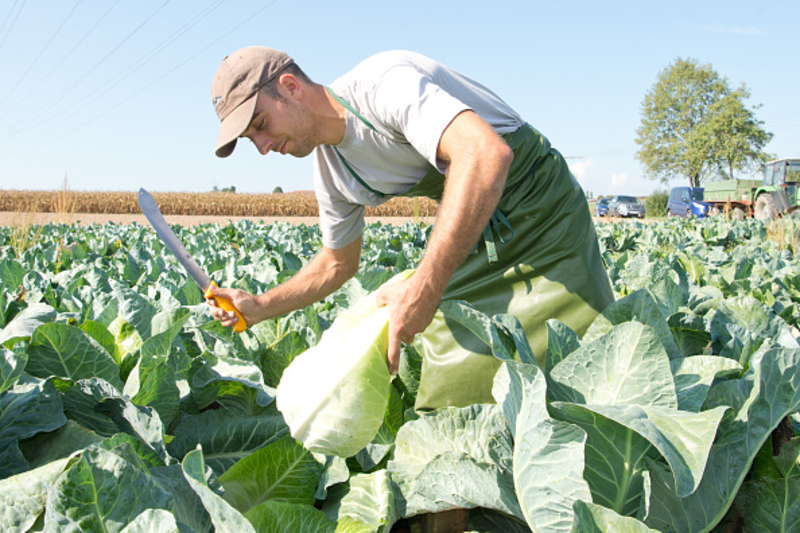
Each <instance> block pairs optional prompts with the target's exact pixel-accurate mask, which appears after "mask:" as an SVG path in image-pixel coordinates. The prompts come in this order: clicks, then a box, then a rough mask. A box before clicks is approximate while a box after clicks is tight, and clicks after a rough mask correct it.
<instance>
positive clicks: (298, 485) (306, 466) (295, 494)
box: [219, 436, 322, 513]
mask: <svg viewBox="0 0 800 533" xmlns="http://www.w3.org/2000/svg"><path fill="white" fill-rule="evenodd" d="M321 472H322V465H321V464H320V463H319V462H317V460H316V459H315V458H314V456H313V455H311V453H310V452H309V451H308V450H306V449H305V448H303V446H302V445H301V444H300V443H299V442H297V441H296V440H294V439H292V438H291V437H288V436H287V437H283V438H282V439H280V440H277V441H275V442H273V443H272V444H269V445H268V446H264V447H263V448H260V449H258V450H256V451H255V452H253V453H251V454H250V455H248V456H247V457H245V458H243V459H241V460H239V462H237V463H236V464H235V465H233V466H232V467H230V468H229V469H228V470H227V471H226V472H225V473H224V474H222V475H221V476H219V482H220V483H221V484H222V486H223V487H224V488H225V495H224V498H225V501H227V502H228V503H230V504H231V505H232V506H233V507H234V508H236V509H237V510H239V511H240V512H242V513H246V512H247V511H249V510H250V509H252V508H253V507H255V506H256V505H258V504H260V503H261V502H263V501H266V500H270V499H272V500H281V501H285V502H291V503H298V504H304V505H313V504H314V492H315V491H316V488H317V479H318V478H319V475H320V474H321Z"/></svg>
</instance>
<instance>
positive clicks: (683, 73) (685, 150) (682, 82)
mask: <svg viewBox="0 0 800 533" xmlns="http://www.w3.org/2000/svg"><path fill="white" fill-rule="evenodd" d="M749 96H750V93H749V91H748V90H747V88H746V87H745V86H744V85H742V86H741V87H740V88H739V89H737V90H736V91H732V90H731V88H730V86H729V84H728V80H727V78H725V77H720V75H719V74H718V73H717V72H716V71H715V70H714V69H713V68H712V67H711V65H710V64H705V65H701V64H699V63H698V61H697V60H694V59H681V58H678V59H676V60H675V62H674V63H672V64H671V65H669V66H668V67H666V68H665V69H664V70H662V71H661V72H660V73H659V75H658V79H657V81H656V83H655V85H654V86H653V87H652V88H651V89H650V90H649V91H648V92H647V94H646V95H645V98H644V102H643V103H642V111H641V113H642V120H641V125H640V126H639V128H638V129H637V130H636V133H637V138H636V143H637V144H638V145H639V146H640V149H639V151H638V152H637V154H636V157H637V159H639V161H640V162H641V163H642V164H643V165H644V169H645V171H644V177H645V178H648V179H652V180H658V181H661V182H662V183H664V184H667V183H669V181H670V180H672V179H673V178H674V177H675V175H682V176H686V177H687V178H688V179H689V184H690V185H691V186H693V187H699V186H700V185H701V184H702V183H703V182H704V181H705V180H706V179H707V178H708V177H710V176H712V175H714V174H720V173H721V169H722V168H723V163H722V162H723V161H724V162H725V163H724V164H725V165H727V167H728V169H729V173H728V176H730V175H732V172H733V170H742V169H745V168H748V167H750V166H751V165H753V164H754V163H760V162H761V160H762V158H763V156H762V155H761V154H762V151H761V148H763V146H764V145H765V144H766V143H767V142H769V139H770V138H771V134H769V133H766V132H764V131H763V130H762V129H761V127H760V126H761V124H762V123H761V122H759V121H757V120H756V119H755V116H754V114H753V111H752V110H749V109H747V108H746V107H745V106H744V103H743V100H744V99H745V98H747V97H749Z"/></svg>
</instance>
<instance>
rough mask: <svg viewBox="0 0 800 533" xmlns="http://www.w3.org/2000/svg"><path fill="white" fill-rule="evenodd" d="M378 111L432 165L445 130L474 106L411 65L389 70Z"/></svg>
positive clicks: (378, 97) (377, 99)
mask: <svg viewBox="0 0 800 533" xmlns="http://www.w3.org/2000/svg"><path fill="white" fill-rule="evenodd" d="M374 106H375V110H376V112H377V113H378V115H379V116H381V117H382V118H383V119H384V121H385V123H386V125H387V126H388V127H390V128H391V129H393V130H395V131H397V132H399V133H400V134H401V135H402V136H403V137H404V138H405V139H406V140H407V141H408V142H409V143H411V145H412V146H413V147H414V148H415V149H416V150H417V151H418V152H419V153H420V154H421V155H422V156H423V157H424V158H425V159H426V160H427V161H428V162H429V163H430V164H431V165H434V166H435V167H437V168H439V169H440V170H443V169H442V168H441V162H440V161H437V159H436V151H437V149H438V147H439V140H440V139H441V138H442V134H443V133H444V130H445V129H447V126H449V125H450V123H451V122H452V121H453V119H454V118H455V117H456V116H457V115H458V114H459V113H461V112H462V111H465V110H468V109H470V107H469V106H468V105H467V104H465V103H464V102H462V101H461V100H459V99H458V98H456V97H455V96H453V95H452V94H450V93H448V92H447V91H445V90H444V89H442V88H441V87H440V86H439V85H437V84H436V80H435V79H434V77H432V76H430V75H428V74H426V73H423V72H420V71H419V70H417V69H415V68H414V67H412V66H410V65H402V66H397V67H393V68H391V69H389V70H388V71H387V72H386V73H385V74H384V75H383V77H382V78H381V80H380V83H379V85H378V87H377V90H376V91H375V101H374Z"/></svg>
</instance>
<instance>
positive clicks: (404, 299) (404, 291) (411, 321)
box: [376, 276, 440, 375]
mask: <svg viewBox="0 0 800 533" xmlns="http://www.w3.org/2000/svg"><path fill="white" fill-rule="evenodd" d="M376 298H377V303H378V306H379V307H383V306H384V305H385V306H388V307H389V352H388V357H387V359H388V362H389V373H390V374H392V375H394V374H397V371H398V369H399V368H400V349H401V343H406V344H410V343H411V342H413V341H414V335H416V334H417V333H421V332H422V331H425V328H427V327H428V325H429V324H430V323H431V321H432V320H433V315H434V314H435V313H436V309H437V308H438V306H439V298H440V297H439V295H432V294H431V293H430V292H428V293H427V294H426V292H425V291H424V290H423V288H422V287H420V285H419V283H416V282H415V280H414V276H412V277H411V279H409V280H406V281H401V282H398V283H392V284H391V285H387V286H384V287H383V288H382V289H381V290H380V291H379V292H378V294H377V297H376Z"/></svg>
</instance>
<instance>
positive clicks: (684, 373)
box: [670, 355, 743, 413]
mask: <svg viewBox="0 0 800 533" xmlns="http://www.w3.org/2000/svg"><path fill="white" fill-rule="evenodd" d="M670 368H672V373H673V375H674V376H675V391H676V393H677V394H678V408H679V409H681V410H683V411H692V412H693V413H697V412H699V411H700V409H701V408H702V407H703V402H705V401H706V395H707V394H708V389H709V388H711V383H712V382H713V381H714V378H716V377H717V376H719V375H724V374H733V373H735V372H740V371H742V370H743V368H742V365H740V364H739V363H737V362H736V361H734V360H733V359H728V358H727V357H719V356H716V355H696V356H694V357H682V358H680V359H673V360H672V361H670Z"/></svg>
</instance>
